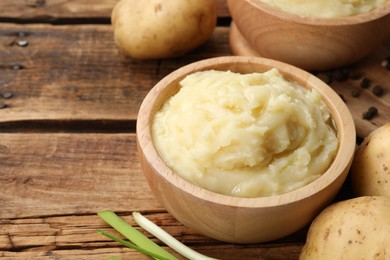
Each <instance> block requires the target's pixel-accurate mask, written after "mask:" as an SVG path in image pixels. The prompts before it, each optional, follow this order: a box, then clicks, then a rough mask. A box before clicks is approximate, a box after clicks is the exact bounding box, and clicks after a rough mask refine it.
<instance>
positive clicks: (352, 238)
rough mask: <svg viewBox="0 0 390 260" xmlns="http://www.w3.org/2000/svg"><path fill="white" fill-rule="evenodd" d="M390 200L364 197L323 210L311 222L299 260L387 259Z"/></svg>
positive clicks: (388, 198)
mask: <svg viewBox="0 0 390 260" xmlns="http://www.w3.org/2000/svg"><path fill="white" fill-rule="evenodd" d="M389 246H390V197H385V196H365V197H357V198H354V199H350V200H346V201H342V202H339V203H335V204H333V205H330V206H329V207H327V208H326V209H324V210H323V211H322V212H321V213H320V214H319V215H318V216H317V218H316V219H315V220H314V221H313V222H312V224H311V226H310V228H309V232H308V234H307V238H306V244H305V246H304V247H303V249H302V251H301V254H300V257H299V259H300V260H306V259H313V260H314V259H315V260H323V259H329V260H335V259H337V260H343V259H345V260H350V259H378V260H379V259H383V260H385V259H390V250H389V248H390V247H389Z"/></svg>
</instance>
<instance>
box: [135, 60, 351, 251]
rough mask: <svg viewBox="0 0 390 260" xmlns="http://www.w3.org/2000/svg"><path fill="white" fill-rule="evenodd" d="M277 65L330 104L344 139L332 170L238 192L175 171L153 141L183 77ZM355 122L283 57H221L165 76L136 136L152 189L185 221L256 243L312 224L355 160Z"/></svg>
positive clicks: (215, 234) (208, 231)
mask: <svg viewBox="0 0 390 260" xmlns="http://www.w3.org/2000/svg"><path fill="white" fill-rule="evenodd" d="M271 68H277V69H279V71H280V72H281V73H282V74H283V75H284V77H285V78H286V79H287V80H289V81H293V82H296V83H297V84H299V85H301V86H303V87H305V88H307V89H312V88H314V89H316V90H317V91H318V92H319V93H320V94H321V96H322V97H323V101H324V102H325V104H326V105H327V106H328V107H329V111H330V113H331V115H332V116H333V119H334V122H335V125H336V128H337V134H338V137H339V140H340V146H339V150H338V152H337V155H336V158H335V160H334V162H333V163H332V165H331V166H330V168H329V169H328V171H327V172H326V173H325V174H323V175H322V176H321V177H320V178H319V179H317V180H315V181H314V182H312V183H310V184H308V185H306V186H304V187H302V188H300V189H298V190H295V191H291V192H288V193H285V194H281V195H277V196H269V197H259V198H239V197H232V196H226V195H221V194H217V193H214V192H211V191H208V190H205V189H203V188H200V187H198V186H196V185H193V184H191V183H189V182H187V181H185V180H184V179H182V178H181V177H180V176H179V175H177V174H175V173H174V172H173V171H172V170H171V169H170V168H169V167H168V166H167V165H166V164H165V163H164V161H163V160H162V159H161V157H160V156H159V153H158V151H157V150H156V147H155V146H154V144H153V140H152V135H151V123H152V120H153V118H154V115H155V113H156V112H157V111H158V110H159V109H160V108H161V107H162V105H163V104H164V102H165V101H166V100H167V99H168V98H169V97H171V96H172V95H174V94H175V93H176V92H177V91H178V89H179V85H178V83H179V81H180V80H182V79H183V78H184V77H185V76H186V75H189V74H191V73H194V72H196V71H203V70H209V69H215V70H231V71H233V72H239V73H251V72H264V71H267V70H269V69H271ZM355 135H356V134H355V126H354V122H353V120H352V116H351V114H350V112H349V110H348V108H347V107H346V105H345V104H344V102H343V101H342V100H341V98H340V97H339V96H338V95H337V94H336V93H335V92H334V91H333V90H332V89H331V88H330V87H329V86H328V85H326V84H325V83H323V82H322V81H321V80H320V79H318V78H316V77H315V76H313V75H311V74H309V73H307V72H305V71H303V70H301V69H299V68H297V67H293V66H291V65H288V64H285V63H281V62H279V61H274V60H269V59H265V58H258V57H237V56H232V57H220V58H213V59H208V60H203V61H199V62H195V63H192V64H190V65H187V66H184V67H182V68H180V69H178V70H176V71H174V72H172V73H171V74H169V75H168V76H166V77H165V78H164V79H162V80H161V81H160V82H159V83H158V84H157V85H156V86H155V87H154V88H153V89H152V90H151V91H150V92H149V93H148V95H147V96H146V97H145V99H144V101H143V103H142V105H141V108H140V110H139V114H138V120H137V142H138V151H139V154H140V159H141V164H142V168H143V171H144V174H145V177H146V179H147V181H148V183H149V186H150V188H151V190H152V191H153V192H154V194H155V196H156V198H157V199H158V200H159V201H160V202H161V203H162V205H163V206H164V207H165V208H166V210H167V211H168V212H169V213H171V214H172V215H173V216H174V217H175V218H176V219H177V220H179V221H180V222H181V223H183V224H184V225H185V226H187V227H189V228H191V229H193V230H195V231H197V232H199V233H201V234H203V235H206V236H209V237H212V238H215V239H218V240H222V241H227V242H234V243H255V242H264V241H270V240H274V239H277V238H280V237H283V236H286V235H289V234H291V233H293V232H295V231H297V230H299V229H300V228H302V227H304V226H305V225H307V224H308V223H309V222H310V221H311V220H312V219H313V218H314V217H315V216H316V215H317V213H319V211H320V210H322V209H323V208H324V207H325V206H326V205H328V204H329V203H330V202H331V200H332V199H333V198H334V196H335V195H336V193H337V191H338V190H339V188H340V187H341V185H342V184H343V182H344V180H345V178H346V175H347V173H348V170H349V168H350V165H351V161H352V157H353V153H354V149H355V141H356V140H355Z"/></svg>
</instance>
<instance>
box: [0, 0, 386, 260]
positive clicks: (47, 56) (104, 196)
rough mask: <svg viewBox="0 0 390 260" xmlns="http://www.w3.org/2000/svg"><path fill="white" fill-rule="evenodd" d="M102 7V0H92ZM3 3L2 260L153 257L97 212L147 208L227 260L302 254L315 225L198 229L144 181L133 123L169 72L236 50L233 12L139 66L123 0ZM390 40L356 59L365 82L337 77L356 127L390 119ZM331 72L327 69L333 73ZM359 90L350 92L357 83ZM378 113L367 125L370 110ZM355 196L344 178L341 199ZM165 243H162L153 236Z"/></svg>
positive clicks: (198, 246) (222, 12)
mask: <svg viewBox="0 0 390 260" xmlns="http://www.w3.org/2000/svg"><path fill="white" fill-rule="evenodd" d="M92 2H94V3H92ZM96 2H97V3H95V1H88V0H77V1H76V0H68V1H64V0H46V1H45V0H2V1H1V4H0V107H1V109H0V257H2V258H4V259H107V258H109V257H113V256H118V257H120V258H121V259H147V258H146V257H145V256H143V255H141V254H139V253H137V252H135V251H133V250H130V249H127V248H124V247H122V246H120V245H119V244H117V243H115V242H112V241H110V240H108V239H106V238H105V237H103V236H101V235H99V234H98V233H97V232H96V229H97V228H101V229H108V230H109V228H108V227H107V225H106V224H104V223H103V222H102V221H101V220H100V219H99V218H98V217H97V215H96V212H98V211H100V210H104V209H110V210H113V211H115V212H117V213H118V214H119V215H121V216H123V217H124V218H125V219H126V220H127V221H129V222H130V223H131V224H134V221H133V219H132V217H131V212H132V211H140V212H142V213H143V214H144V215H146V216H147V217H148V218H150V219H151V220H152V221H155V222H156V223H157V224H159V225H160V226H161V227H163V228H164V229H166V230H167V231H168V232H169V233H171V234H172V235H174V236H175V237H177V238H178V239H179V240H181V241H182V242H184V243H185V244H187V245H189V246H191V247H192V248H194V249H195V250H198V251H200V252H202V253H204V254H206V255H210V256H213V257H217V258H222V259H297V257H298V255H299V252H300V250H301V248H302V246H303V244H304V241H305V235H306V231H307V228H304V229H302V230H300V231H299V232H297V233H295V234H293V235H291V236H289V237H286V238H283V239H280V240H277V241H273V242H269V243H262V244H254V245H237V244H229V243H223V242H219V241H215V240H213V239H210V238H207V237H204V236H202V235H199V234H196V233H195V232H193V231H191V230H189V229H188V228H186V227H184V226H183V225H181V224H180V223H179V222H178V221H176V220H175V219H174V218H172V217H171V215H170V214H168V213H167V212H166V211H165V210H164V208H163V207H162V206H161V205H160V204H159V203H158V202H157V200H156V199H155V198H154V197H153V195H152V194H151V192H150V190H149V187H148V186H147V184H146V182H145V180H144V177H143V174H142V172H141V169H140V165H139V161H138V158H137V151H136V142H135V122H136V118H137V112H138V109H139V106H140V104H141V102H142V100H143V98H144V97H145V95H146V94H147V92H148V91H149V90H150V89H151V88H152V87H153V85H154V84H155V83H157V82H158V81H159V80H160V79H162V78H163V77H164V76H165V75H167V74H168V73H170V72H172V71H173V70H175V69H177V68H179V67H181V66H183V65H185V64H188V63H191V62H193V61H197V60H200V59H204V58H210V57H217V56H224V55H231V51H230V48H229V24H230V20H229V14H228V10H227V7H226V4H225V1H223V0H218V14H219V17H220V18H219V23H218V24H219V26H218V27H217V28H216V30H215V33H214V34H213V36H212V37H211V39H210V40H209V41H208V42H207V43H206V44H204V45H203V46H202V47H200V48H198V49H197V50H195V51H193V52H191V53H189V54H187V55H186V56H184V57H181V58H177V59H168V60H155V61H136V60H132V59H130V58H127V57H125V56H123V55H122V54H121V53H119V52H118V50H117V48H116V47H115V45H114V42H113V35H112V28H111V26H110V12H111V10H112V7H113V5H114V4H115V2H116V1H115V0H104V1H103V0H102V1H96ZM388 56H390V40H388V41H387V42H386V43H385V44H384V45H383V46H382V47H380V48H378V50H376V51H375V52H374V53H373V54H372V55H371V56H370V57H368V58H367V59H365V60H363V61H361V62H359V63H357V64H355V65H353V66H352V67H351V68H350V71H352V72H359V73H361V74H362V76H363V77H364V78H368V79H370V80H371V83H372V86H374V85H382V86H383V87H384V88H385V95H384V96H382V97H377V96H375V95H373V94H372V91H371V88H372V87H370V88H368V89H362V88H361V87H360V84H361V81H362V78H359V79H348V80H346V81H333V83H331V85H332V86H333V87H334V88H335V89H336V91H338V92H339V93H340V94H342V95H343V97H344V99H345V101H346V103H347V105H348V106H349V107H350V108H351V112H352V114H353V116H354V119H355V123H356V127H357V130H358V133H359V135H360V136H361V137H364V136H365V135H367V134H368V133H369V132H370V131H372V130H373V129H375V128H376V127H378V126H380V125H383V124H384V123H386V122H389V121H390V120H389V114H390V110H389V109H390V106H389V104H390V93H387V92H389V91H390V70H387V69H386V68H385V67H384V66H382V65H385V64H381V63H383V60H385V59H386V57H388ZM328 75H329V73H324V72H323V73H320V74H319V76H321V77H325V76H328ZM352 88H355V89H357V90H359V93H360V96H359V97H352V96H351V90H352ZM371 105H375V106H377V107H378V108H379V116H377V117H375V118H373V119H372V120H363V119H362V118H361V115H362V113H363V112H364V111H365V110H366V109H368V107H369V106H371ZM350 196H352V195H351V193H350V191H349V189H348V182H347V183H346V185H345V187H344V188H343V189H342V191H341V192H340V195H339V196H338V199H343V198H348V197H350ZM156 241H157V240H156Z"/></svg>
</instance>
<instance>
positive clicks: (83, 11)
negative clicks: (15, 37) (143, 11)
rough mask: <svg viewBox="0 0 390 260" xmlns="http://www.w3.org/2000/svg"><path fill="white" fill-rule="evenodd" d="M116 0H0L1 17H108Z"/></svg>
mask: <svg viewBox="0 0 390 260" xmlns="http://www.w3.org/2000/svg"><path fill="white" fill-rule="evenodd" d="M215 1H216V4H217V14H218V16H219V17H229V10H228V8H227V5H226V3H225V2H226V1H225V0H215ZM116 2H118V0H99V1H94V2H93V4H92V3H91V1H90V0H2V1H1V9H0V20H1V19H5V18H7V19H15V20H37V19H40V20H46V21H48V22H50V21H55V20H60V19H69V18H74V19H83V20H85V21H88V20H90V21H91V20H92V19H93V18H105V19H109V18H110V16H111V11H112V9H113V7H114V5H115V4H116Z"/></svg>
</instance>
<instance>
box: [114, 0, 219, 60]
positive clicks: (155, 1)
mask: <svg viewBox="0 0 390 260" xmlns="http://www.w3.org/2000/svg"><path fill="white" fill-rule="evenodd" d="M216 17H217V16H216V4H215V1H214V0H170V1H165V0H148V1H142V0H121V1H120V2H118V3H117V4H116V5H115V7H114V9H113V11H112V14H111V20H112V25H113V28H114V40H115V43H116V45H117V46H118V48H119V49H120V50H122V51H123V52H124V53H125V54H127V55H129V56H130V57H132V58H135V59H158V58H171V57H177V56H181V55H183V54H185V53H187V52H189V51H191V50H193V49H195V48H196V47H198V46H200V45H201V44H203V43H204V42H205V41H206V40H207V39H208V38H209V37H210V36H211V34H212V33H213V31H214V29H215V26H216Z"/></svg>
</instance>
